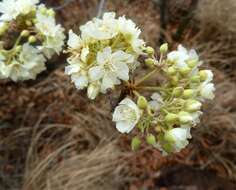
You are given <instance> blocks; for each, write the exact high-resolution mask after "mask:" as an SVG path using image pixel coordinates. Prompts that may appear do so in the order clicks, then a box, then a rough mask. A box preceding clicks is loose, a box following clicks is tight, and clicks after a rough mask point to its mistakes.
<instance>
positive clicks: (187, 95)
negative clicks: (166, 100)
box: [183, 89, 194, 99]
mask: <svg viewBox="0 0 236 190" xmlns="http://www.w3.org/2000/svg"><path fill="white" fill-rule="evenodd" d="M193 95H194V91H193V90H192V89H186V90H184V92H183V97H184V98H186V99H187V98H191V97H193Z"/></svg>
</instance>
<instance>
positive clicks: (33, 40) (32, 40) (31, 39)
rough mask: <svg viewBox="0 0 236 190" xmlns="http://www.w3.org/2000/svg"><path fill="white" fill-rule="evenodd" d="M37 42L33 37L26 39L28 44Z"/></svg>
mask: <svg viewBox="0 0 236 190" xmlns="http://www.w3.org/2000/svg"><path fill="white" fill-rule="evenodd" d="M36 41H37V39H36V37H35V36H30V37H29V38H28V42H29V43H31V44H32V43H35V42H36Z"/></svg>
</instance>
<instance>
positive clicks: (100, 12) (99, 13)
mask: <svg viewBox="0 0 236 190" xmlns="http://www.w3.org/2000/svg"><path fill="white" fill-rule="evenodd" d="M105 4H106V0H100V3H99V6H98V11H97V17H98V18H100V17H101V16H102V13H103V10H104V5H105Z"/></svg>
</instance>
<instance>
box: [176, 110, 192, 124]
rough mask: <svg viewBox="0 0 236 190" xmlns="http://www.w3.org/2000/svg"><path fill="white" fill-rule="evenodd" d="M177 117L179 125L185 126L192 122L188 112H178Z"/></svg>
mask: <svg viewBox="0 0 236 190" xmlns="http://www.w3.org/2000/svg"><path fill="white" fill-rule="evenodd" d="M178 117H179V121H180V124H187V123H190V122H192V120H193V118H192V116H191V115H190V114H189V113H188V112H185V111H181V112H179V114H178Z"/></svg>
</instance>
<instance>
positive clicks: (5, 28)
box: [0, 23, 9, 35]
mask: <svg viewBox="0 0 236 190" xmlns="http://www.w3.org/2000/svg"><path fill="white" fill-rule="evenodd" d="M8 27H9V24H8V23H4V24H3V25H2V26H1V28H0V35H3V34H4V33H5V32H6V31H7V30H8Z"/></svg>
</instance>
